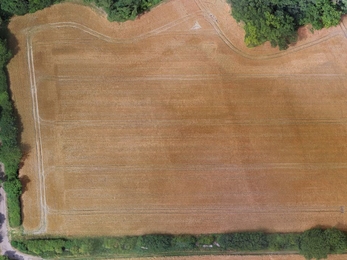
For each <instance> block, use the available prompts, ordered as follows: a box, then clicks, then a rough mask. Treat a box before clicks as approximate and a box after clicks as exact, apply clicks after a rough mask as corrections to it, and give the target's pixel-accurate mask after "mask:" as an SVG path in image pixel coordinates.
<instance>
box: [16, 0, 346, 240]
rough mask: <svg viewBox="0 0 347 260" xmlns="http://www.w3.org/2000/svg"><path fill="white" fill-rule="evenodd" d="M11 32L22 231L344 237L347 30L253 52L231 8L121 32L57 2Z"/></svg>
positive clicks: (179, 13) (172, 7)
mask: <svg viewBox="0 0 347 260" xmlns="http://www.w3.org/2000/svg"><path fill="white" fill-rule="evenodd" d="M216 19H217V20H216ZM196 24H198V25H199V26H197V27H201V28H200V29H197V30H191V28H192V27H193V26H194V25H196ZM195 27H196V26H195ZM10 29H11V31H12V32H13V33H14V35H15V36H16V38H17V40H18V46H19V51H18V53H17V54H16V56H15V57H14V58H13V59H12V60H11V62H10V64H9V72H10V80H11V88H12V91H13V96H14V100H15V102H16V106H17V108H18V111H19V114H20V115H21V118H22V122H23V126H24V131H23V135H22V140H23V143H25V144H28V145H29V146H30V147H31V149H30V153H29V155H28V158H27V159H26V160H25V162H24V166H23V168H22V169H21V171H20V174H21V176H24V175H26V176H28V177H29V179H30V182H29V183H27V185H26V186H27V187H26V191H25V192H24V195H23V213H24V228H25V230H26V232H28V233H49V234H63V235H124V234H128V235H130V234H142V233H151V232H155V233H209V232H212V233H214V232H225V231H232V230H234V231H235V230H258V229H262V230H268V231H284V232H286V231H301V230H304V229H306V228H309V227H312V226H314V225H317V224H320V225H326V226H334V225H338V226H339V227H340V228H343V229H346V226H345V223H344V221H345V219H344V213H342V212H343V209H344V208H343V207H344V206H345V204H344V203H345V200H346V196H347V195H346V192H345V187H346V186H347V172H346V168H347V160H346V158H347V156H346V155H347V148H346V139H347V134H346V116H347V103H346V101H347V98H346V92H347V90H346V87H347V83H346V69H347V68H346V63H345V61H346V58H347V57H346V53H345V52H344V50H345V49H346V35H345V31H344V30H343V29H344V27H343V26H341V27H336V28H332V29H329V30H323V31H321V32H319V33H315V34H313V35H309V34H308V33H307V29H302V32H301V33H300V35H301V38H302V40H301V41H300V42H299V43H297V44H296V45H295V46H292V47H290V48H289V50H288V51H286V52H278V51H276V50H274V49H271V48H270V46H268V45H264V46H262V47H259V48H255V49H251V50H249V49H246V48H245V47H244V46H243V43H242V41H241V39H242V37H243V32H242V29H241V28H240V26H239V25H237V24H236V23H235V22H234V21H233V20H232V18H231V17H230V15H229V10H228V8H227V4H225V3H224V2H223V1H195V2H194V1H183V0H181V1H179V0H178V1H169V2H167V3H165V4H162V5H160V6H159V7H157V8H155V9H153V10H152V11H151V12H149V13H148V14H145V15H143V16H141V18H139V19H137V20H136V21H134V22H126V23H123V24H116V23H112V24H111V23H109V22H107V20H106V19H105V18H104V17H100V16H98V14H96V13H95V12H94V11H92V10H90V9H89V8H87V7H83V6H78V5H74V4H68V3H66V4H60V5H55V6H53V7H51V8H48V9H46V10H44V11H41V12H37V13H35V14H30V15H26V16H24V17H16V18H14V19H13V20H12V22H11V24H10ZM12 44H14V40H12ZM35 129H36V132H35V131H34V130H35ZM27 147H28V146H27ZM41 163H42V164H41ZM39 165H41V166H39Z"/></svg>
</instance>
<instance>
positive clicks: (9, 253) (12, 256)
mask: <svg viewBox="0 0 347 260" xmlns="http://www.w3.org/2000/svg"><path fill="white" fill-rule="evenodd" d="M4 255H5V256H8V257H9V258H10V259H13V260H24V257H22V256H19V255H17V253H16V251H6V252H5V254H4Z"/></svg>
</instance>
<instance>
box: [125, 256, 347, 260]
mask: <svg viewBox="0 0 347 260" xmlns="http://www.w3.org/2000/svg"><path fill="white" fill-rule="evenodd" d="M148 259H155V260H186V259H187V260H304V259H305V258H304V257H303V256H300V255H262V256H249V255H248V256H239V255H237V256H210V255H209V256H191V257H189V256H184V257H155V258H130V259H129V260H148ZM344 259H346V256H345V255H329V257H328V260H344Z"/></svg>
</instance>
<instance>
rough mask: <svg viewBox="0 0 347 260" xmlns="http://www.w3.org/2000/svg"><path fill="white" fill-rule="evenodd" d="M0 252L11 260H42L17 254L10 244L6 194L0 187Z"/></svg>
mask: <svg viewBox="0 0 347 260" xmlns="http://www.w3.org/2000/svg"><path fill="white" fill-rule="evenodd" d="M0 225H1V226H0V237H1V239H0V241H1V242H0V250H1V254H2V255H7V256H9V257H11V259H16V260H17V259H18V260H39V259H42V258H39V257H34V256H29V255H25V254H22V253H19V252H18V251H16V250H15V249H14V248H13V247H12V246H11V243H10V240H9V238H8V222H7V207H6V194H5V191H4V189H3V188H2V187H0Z"/></svg>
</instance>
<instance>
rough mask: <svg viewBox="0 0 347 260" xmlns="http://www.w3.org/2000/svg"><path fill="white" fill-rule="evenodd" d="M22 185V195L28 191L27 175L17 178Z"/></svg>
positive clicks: (28, 180) (28, 179) (28, 181)
mask: <svg viewBox="0 0 347 260" xmlns="http://www.w3.org/2000/svg"><path fill="white" fill-rule="evenodd" d="M19 180H20V182H21V183H22V194H23V193H24V192H26V191H27V190H28V183H30V178H29V177H28V176H27V175H23V176H21V177H20V178H19Z"/></svg>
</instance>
